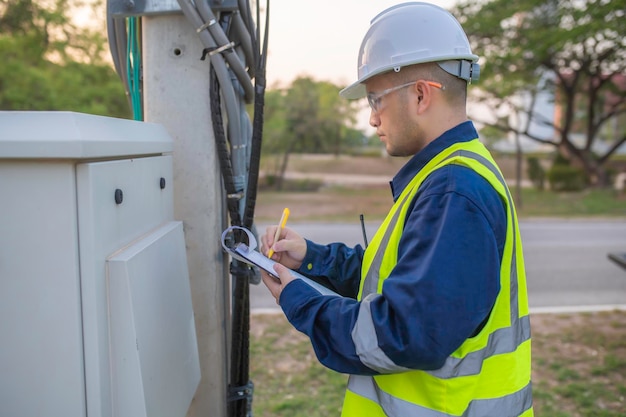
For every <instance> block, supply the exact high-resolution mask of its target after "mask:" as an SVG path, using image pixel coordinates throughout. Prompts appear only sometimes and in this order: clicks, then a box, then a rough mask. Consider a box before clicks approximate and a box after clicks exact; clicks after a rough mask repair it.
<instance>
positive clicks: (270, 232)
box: [261, 226, 306, 269]
mask: <svg viewBox="0 0 626 417" xmlns="http://www.w3.org/2000/svg"><path fill="white" fill-rule="evenodd" d="M277 227H278V226H270V227H268V228H267V229H266V231H265V234H264V235H263V236H261V253H263V254H264V255H265V256H267V254H268V253H269V250H270V248H273V249H274V255H272V259H273V260H275V261H276V262H279V263H281V264H283V265H285V266H286V267H288V268H291V269H298V268H299V267H300V265H302V260H303V259H304V255H306V241H305V240H304V238H302V236H300V235H299V234H298V233H296V232H295V231H294V230H293V229H290V228H288V227H285V228H284V229H283V230H281V233H280V237H279V239H278V242H274V234H275V233H276V228H277Z"/></svg>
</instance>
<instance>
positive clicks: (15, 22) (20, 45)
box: [0, 0, 130, 117]
mask: <svg viewBox="0 0 626 417" xmlns="http://www.w3.org/2000/svg"><path fill="white" fill-rule="evenodd" d="M80 5H81V4H79V2H78V0H54V1H43V0H39V1H36V0H0V56H2V57H3V64H2V65H0V109H2V110H66V111H79V112H84V113H91V114H99V115H108V116H116V117H128V116H129V114H130V113H129V108H128V103H127V100H126V98H125V93H124V87H123V85H122V84H121V82H120V80H119V78H118V77H117V75H116V74H115V71H113V69H112V68H111V66H110V65H109V64H108V63H107V62H105V58H104V57H105V51H106V50H107V49H106V47H105V45H106V43H105V42H106V39H105V37H104V36H103V34H102V31H101V30H98V29H92V28H89V27H86V28H85V27H79V26H77V25H76V23H75V22H72V20H71V19H70V15H71V12H72V11H73V10H76V8H77V7H78V6H80ZM97 5H98V3H96V2H94V3H93V6H94V7H95V6H97Z"/></svg>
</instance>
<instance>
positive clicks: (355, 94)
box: [339, 81, 367, 100]
mask: <svg viewBox="0 0 626 417" xmlns="http://www.w3.org/2000/svg"><path fill="white" fill-rule="evenodd" d="M339 95H340V96H341V97H343V98H345V99H348V100H357V99H359V98H363V97H365V96H366V95H367V90H366V89H365V84H363V83H361V82H360V81H357V82H355V83H352V84H350V85H349V86H347V87H346V88H344V89H343V90H341V91H340V92H339Z"/></svg>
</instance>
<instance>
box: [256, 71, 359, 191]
mask: <svg viewBox="0 0 626 417" xmlns="http://www.w3.org/2000/svg"><path fill="white" fill-rule="evenodd" d="M339 90H340V87H339V86H336V85H334V84H332V83H330V82H328V81H315V80H314V79H312V78H310V77H299V78H297V79H295V80H294V81H293V82H292V84H291V85H290V86H289V87H288V88H286V89H270V90H268V91H267V92H266V95H265V125H264V134H263V138H264V139H263V141H264V144H263V151H264V153H265V154H266V156H267V155H268V154H272V155H274V156H275V157H278V159H277V164H276V166H275V173H274V174H273V175H275V176H276V177H277V188H279V189H280V188H281V185H282V179H283V177H284V173H285V170H286V169H287V164H288V161H289V155H290V154H292V153H294V152H308V153H335V154H339V153H340V152H341V150H342V147H344V146H350V145H351V144H353V143H355V142H356V141H358V140H361V139H362V137H363V134H362V133H361V132H359V131H357V130H356V129H354V127H353V126H354V124H355V122H356V114H357V111H358V108H357V104H356V103H355V102H354V101H348V100H345V99H342V98H341V97H340V96H339Z"/></svg>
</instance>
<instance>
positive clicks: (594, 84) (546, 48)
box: [453, 0, 626, 185]
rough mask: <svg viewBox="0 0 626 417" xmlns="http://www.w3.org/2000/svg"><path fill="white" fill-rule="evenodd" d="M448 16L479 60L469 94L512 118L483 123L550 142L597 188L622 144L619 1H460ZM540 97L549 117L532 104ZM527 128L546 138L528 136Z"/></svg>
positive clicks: (625, 96)
mask: <svg viewBox="0 0 626 417" xmlns="http://www.w3.org/2000/svg"><path fill="white" fill-rule="evenodd" d="M453 13H454V14H455V15H456V16H458V17H459V20H460V22H461V24H462V25H463V27H464V29H465V31H466V32H467V33H468V37H469V39H470V43H471V45H472V48H473V50H474V52H476V53H477V54H478V55H481V56H482V57H483V58H484V62H482V68H481V69H482V73H481V80H480V83H479V85H478V88H476V89H474V91H473V93H474V97H475V98H477V99H478V100H481V101H483V102H485V103H487V104H488V106H489V107H490V108H492V109H494V110H495V112H496V113H497V114H499V115H500V116H502V114H506V113H507V112H508V114H511V115H514V116H515V117H510V118H501V117H500V119H499V122H490V124H492V125H494V126H497V127H498V128H499V129H501V130H503V131H509V132H511V131H517V132H518V133H521V134H523V135H525V136H527V137H529V138H531V139H533V140H535V141H538V142H542V143H547V144H551V145H553V146H555V147H556V148H557V149H558V150H559V152H560V153H561V154H562V155H563V156H564V157H566V158H567V159H568V160H570V162H571V163H573V164H574V165H577V166H579V167H580V168H582V169H584V171H585V172H586V173H587V175H588V177H589V181H590V182H591V183H593V184H596V185H603V184H604V183H605V182H606V173H605V163H606V162H607V160H608V159H609V158H610V156H611V155H612V154H613V153H614V152H615V150H616V149H617V148H618V147H619V146H621V145H622V144H623V143H625V142H626V134H625V133H624V130H625V129H624V126H626V117H625V115H626V37H625V36H624V34H625V33H626V9H625V8H624V4H623V2H619V1H610V0H491V1H486V2H484V1H482V2H476V1H473V0H463V1H462V2H461V3H459V4H458V5H457V7H456V10H455V11H453ZM542 95H543V97H544V98H545V97H548V98H549V100H551V101H552V102H553V103H554V107H555V108H556V109H559V110H560V111H559V112H558V113H557V115H554V114H551V113H550V114H546V111H545V106H544V107H541V106H539V105H538V103H539V102H540V101H541V97H542ZM544 101H545V100H544ZM559 114H560V116H559ZM503 122H504V123H503ZM532 126H535V127H536V126H543V127H544V128H545V127H550V128H552V129H553V131H554V135H553V136H552V137H545V136H542V135H538V134H536V133H533V131H532V129H531V127H532ZM615 126H618V128H616V127H615ZM620 126H621V128H620ZM577 137H581V138H582V139H583V140H581V141H579V140H577ZM598 145H603V146H598Z"/></svg>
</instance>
